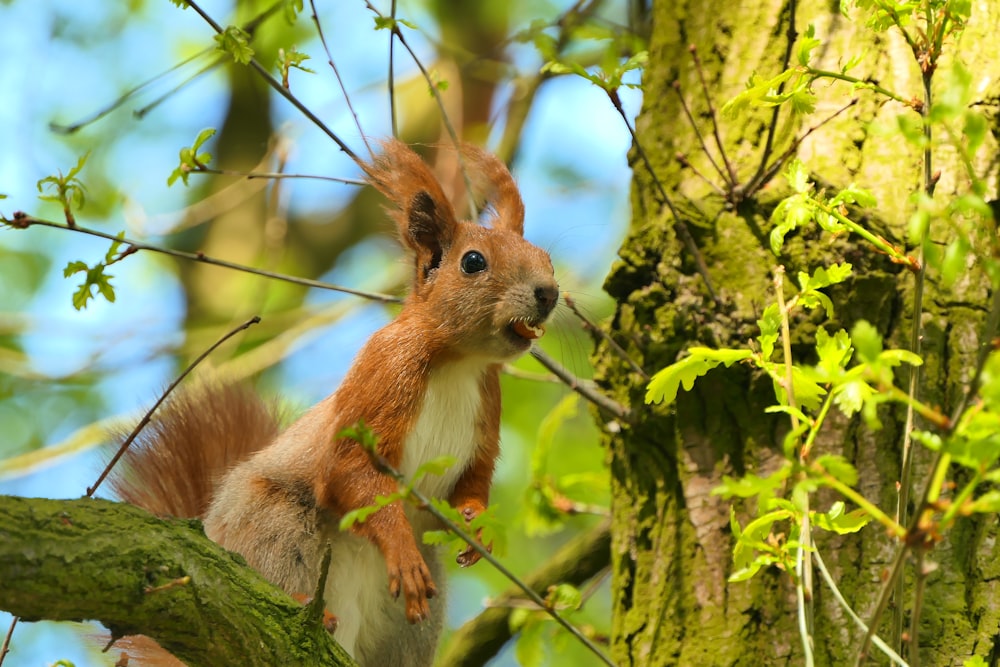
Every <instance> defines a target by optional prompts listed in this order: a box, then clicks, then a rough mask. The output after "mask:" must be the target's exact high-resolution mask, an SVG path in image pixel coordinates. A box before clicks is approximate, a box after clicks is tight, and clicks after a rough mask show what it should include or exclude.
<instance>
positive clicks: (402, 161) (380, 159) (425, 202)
mask: <svg viewBox="0 0 1000 667" xmlns="http://www.w3.org/2000/svg"><path fill="white" fill-rule="evenodd" d="M362 168H363V169H364V170H365V173H366V174H367V175H368V182H369V183H371V184H372V185H373V186H374V187H375V188H376V189H377V190H378V191H379V192H381V193H382V194H383V195H385V196H386V198H387V199H388V200H389V201H390V202H392V204H393V205H394V207H395V209H396V210H395V211H394V212H393V217H394V218H395V220H396V226H397V227H398V229H399V236H400V238H401V239H402V240H403V243H405V244H406V246H407V247H408V248H410V249H412V250H414V251H415V252H416V254H417V280H418V281H421V282H422V281H423V280H425V279H426V278H427V276H428V275H429V274H430V272H431V271H432V270H434V269H435V268H437V266H438V264H440V262H441V257H442V255H443V254H444V249H445V248H447V247H448V246H449V245H450V244H451V242H452V239H454V237H455V232H456V230H457V229H458V222H457V221H456V220H455V212H454V210H452V208H451V204H450V203H448V198H447V197H445V195H444V191H443V190H442V189H441V185H440V184H439V183H438V182H437V179H436V178H434V174H433V173H432V172H431V170H430V168H429V167H428V166H427V165H426V164H425V163H424V161H423V160H421V159H420V156H418V155H417V154H416V153H414V152H413V151H412V150H411V149H410V148H409V147H408V146H407V145H406V144H404V143H402V142H401V141H397V140H395V139H390V140H388V141H385V142H383V143H382V153H381V154H380V155H378V156H377V157H376V158H375V159H374V160H373V161H372V162H371V163H369V164H364V165H362Z"/></svg>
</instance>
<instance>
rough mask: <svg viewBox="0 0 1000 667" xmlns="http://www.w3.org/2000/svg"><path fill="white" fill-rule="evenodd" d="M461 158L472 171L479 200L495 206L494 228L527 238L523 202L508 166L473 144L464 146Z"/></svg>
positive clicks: (470, 171) (473, 182) (471, 176)
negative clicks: (525, 235)
mask: <svg viewBox="0 0 1000 667" xmlns="http://www.w3.org/2000/svg"><path fill="white" fill-rule="evenodd" d="M462 157H463V158H464V159H465V162H466V166H467V167H468V169H469V176H470V178H471V180H472V187H473V188H474V189H475V191H476V195H477V199H478V198H482V199H484V200H485V202H486V203H487V204H489V205H491V206H492V207H493V211H494V212H495V214H496V215H495V217H494V219H493V221H492V226H493V227H495V228H497V229H506V230H507V231H511V232H514V233H515V234H517V235H519V236H524V201H523V200H522V199H521V192H520V191H519V190H518V189H517V183H515V182H514V177H513V176H511V175H510V171H508V170H507V166H506V165H505V164H504V163H503V162H501V161H500V160H499V159H498V158H496V157H495V156H493V155H491V154H490V153H487V152H486V151H484V150H482V149H480V148H477V147H475V146H472V145H470V144H463V145H462Z"/></svg>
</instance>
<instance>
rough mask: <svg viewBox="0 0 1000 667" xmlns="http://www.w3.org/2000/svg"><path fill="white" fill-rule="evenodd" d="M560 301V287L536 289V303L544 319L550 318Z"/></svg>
mask: <svg viewBox="0 0 1000 667" xmlns="http://www.w3.org/2000/svg"><path fill="white" fill-rule="evenodd" d="M557 301H559V287H558V286H556V285H538V286H536V287H535V303H537V304H538V310H539V311H541V313H542V316H543V317H548V314H549V313H551V312H552V309H553V308H555V307H556V302H557Z"/></svg>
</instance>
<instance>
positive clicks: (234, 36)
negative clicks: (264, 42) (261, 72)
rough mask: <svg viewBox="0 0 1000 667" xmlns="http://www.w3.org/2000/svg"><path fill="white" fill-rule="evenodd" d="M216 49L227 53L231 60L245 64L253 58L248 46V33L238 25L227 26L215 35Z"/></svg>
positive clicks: (251, 49)
mask: <svg viewBox="0 0 1000 667" xmlns="http://www.w3.org/2000/svg"><path fill="white" fill-rule="evenodd" d="M215 42H216V47H215V48H216V49H218V50H219V51H222V52H223V53H228V54H229V55H230V56H232V58H233V60H235V61H236V62H238V63H239V64H241V65H246V64H247V63H249V62H250V61H251V60H253V54H254V52H253V48H251V46H250V34H249V33H248V32H247V31H246V30H244V29H243V28H240V27H239V26H235V25H231V26H228V27H227V28H226V29H225V30H224V31H223V32H221V33H219V34H217V35H216V36H215Z"/></svg>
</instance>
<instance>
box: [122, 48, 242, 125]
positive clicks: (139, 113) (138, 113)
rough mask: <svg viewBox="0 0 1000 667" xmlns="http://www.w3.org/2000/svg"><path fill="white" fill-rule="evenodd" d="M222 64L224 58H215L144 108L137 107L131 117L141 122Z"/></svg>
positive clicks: (224, 60)
mask: <svg viewBox="0 0 1000 667" xmlns="http://www.w3.org/2000/svg"><path fill="white" fill-rule="evenodd" d="M224 62H226V58H224V57H222V56H219V57H217V58H216V59H215V60H213V61H212V62H210V63H208V64H207V65H205V66H204V67H202V68H201V69H200V70H198V71H197V72H195V73H194V74H192V75H191V76H189V77H188V78H186V79H184V80H183V81H181V82H180V83H178V84H177V85H176V86H174V87H173V88H171V89H170V90H168V91H167V92H165V93H163V94H162V95H160V96H159V97H157V98H155V99H154V100H153V101H152V102H150V103H149V104H147V105H146V106H143V107H139V108H138V109H135V110H134V111H133V112H132V116H133V117H134V118H136V119H137V120H142V119H143V118H145V117H146V114H148V113H149V112H151V111H153V110H154V109H156V108H157V107H159V106H160V105H161V104H163V103H164V102H166V101H167V100H168V99H170V98H171V97H173V96H174V95H176V94H177V93H178V92H180V91H181V90H183V89H184V88H186V87H187V86H189V85H190V84H192V83H194V82H195V81H197V80H198V79H200V78H201V77H202V76H204V75H205V74H208V73H209V72H211V71H212V70H214V69H215V68H216V67H218V66H219V65H221V64H223V63H224Z"/></svg>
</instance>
